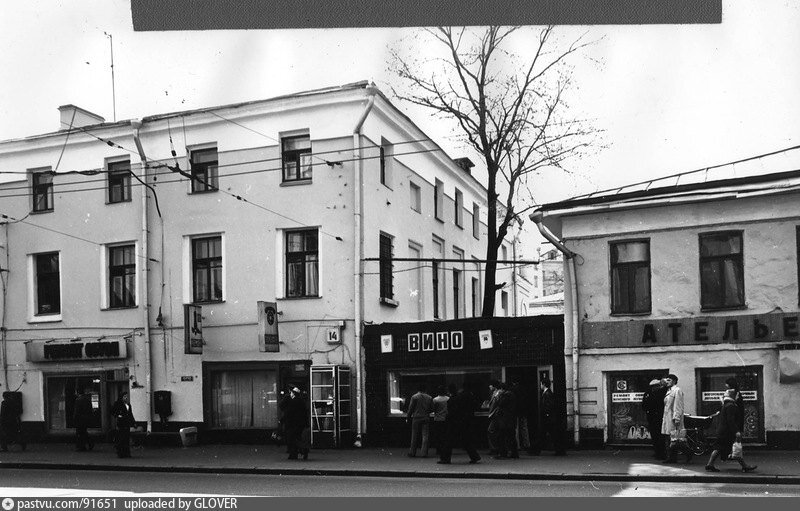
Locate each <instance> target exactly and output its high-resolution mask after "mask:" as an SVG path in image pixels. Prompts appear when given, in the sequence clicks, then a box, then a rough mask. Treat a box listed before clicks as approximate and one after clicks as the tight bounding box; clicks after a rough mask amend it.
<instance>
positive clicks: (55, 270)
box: [33, 252, 61, 316]
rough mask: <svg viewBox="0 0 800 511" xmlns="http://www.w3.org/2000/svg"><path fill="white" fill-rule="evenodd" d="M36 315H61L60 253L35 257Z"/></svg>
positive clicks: (36, 255) (49, 253)
mask: <svg viewBox="0 0 800 511" xmlns="http://www.w3.org/2000/svg"><path fill="white" fill-rule="evenodd" d="M33 270H34V276H33V277H34V285H35V294H34V314H35V315H36V316H44V315H50V314H60V313H61V264H60V261H59V253H58V252H48V253H44V254H34V255H33Z"/></svg>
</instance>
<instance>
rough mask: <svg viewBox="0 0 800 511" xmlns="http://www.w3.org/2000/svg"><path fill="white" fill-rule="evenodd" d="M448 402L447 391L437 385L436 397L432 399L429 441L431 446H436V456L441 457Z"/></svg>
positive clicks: (442, 386)
mask: <svg viewBox="0 0 800 511" xmlns="http://www.w3.org/2000/svg"><path fill="white" fill-rule="evenodd" d="M449 400H450V396H448V395H447V389H446V388H445V386H444V385H439V387H438V388H437V389H436V397H435V398H433V431H431V437H432V438H431V439H432V440H433V445H435V446H436V454H438V455H441V451H442V447H443V446H444V435H445V429H446V426H445V420H446V419H447V402H448V401H449Z"/></svg>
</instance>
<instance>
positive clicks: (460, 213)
mask: <svg viewBox="0 0 800 511" xmlns="http://www.w3.org/2000/svg"><path fill="white" fill-rule="evenodd" d="M453 218H454V219H455V220H454V221H455V223H456V225H457V226H458V227H462V228H463V227H464V194H463V193H461V190H459V189H458V188H456V211H455V216H454V217H453Z"/></svg>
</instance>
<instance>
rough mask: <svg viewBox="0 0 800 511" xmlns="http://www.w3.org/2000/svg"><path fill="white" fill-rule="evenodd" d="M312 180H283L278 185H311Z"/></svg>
mask: <svg viewBox="0 0 800 511" xmlns="http://www.w3.org/2000/svg"><path fill="white" fill-rule="evenodd" d="M312 182H313V181H312V180H311V179H296V180H292V181H281V184H280V185H278V186H302V185H310V184H311V183H312Z"/></svg>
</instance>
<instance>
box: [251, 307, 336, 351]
mask: <svg viewBox="0 0 800 511" xmlns="http://www.w3.org/2000/svg"><path fill="white" fill-rule="evenodd" d="M329 342H330V340H329ZM258 350H259V351H264V352H271V353H277V352H278V351H280V340H279V339H278V305H277V304H276V303H275V302H263V301H259V302H258Z"/></svg>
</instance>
